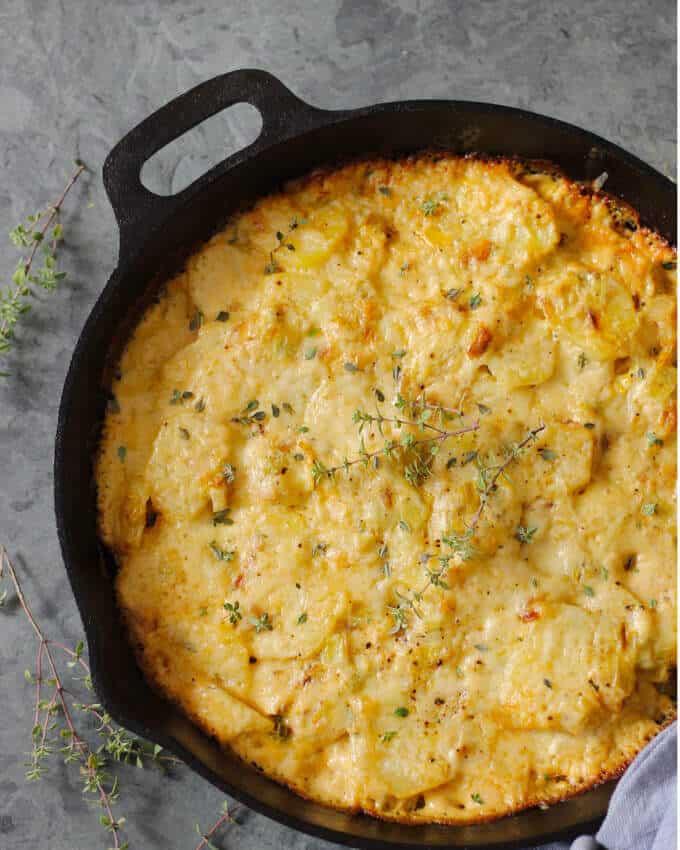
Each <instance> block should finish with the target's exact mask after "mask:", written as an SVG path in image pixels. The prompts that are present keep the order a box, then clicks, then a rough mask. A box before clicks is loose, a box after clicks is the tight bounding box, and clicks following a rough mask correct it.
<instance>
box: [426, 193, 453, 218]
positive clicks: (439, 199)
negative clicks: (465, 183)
mask: <svg viewBox="0 0 680 850" xmlns="http://www.w3.org/2000/svg"><path fill="white" fill-rule="evenodd" d="M448 199H449V198H448V195H447V194H446V193H445V192H439V193H438V194H436V195H434V196H433V197H431V198H426V199H425V200H424V201H423V203H422V204H421V206H420V209H421V210H422V211H423V212H424V213H425V215H434V214H435V213H436V212H437V210H438V209H439V207H440V206H441V204H442V203H443V202H444V201H448Z"/></svg>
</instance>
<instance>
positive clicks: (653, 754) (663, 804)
mask: <svg viewBox="0 0 680 850" xmlns="http://www.w3.org/2000/svg"><path fill="white" fill-rule="evenodd" d="M676 764H677V724H676V723H674V724H673V725H672V726H669V727H668V729H664V731H663V732H662V733H661V734H660V735H658V736H657V737H656V738H655V739H654V740H653V741H652V742H651V743H650V744H649V746H647V747H645V748H644V750H643V751H642V752H641V753H640V755H639V756H638V757H637V758H636V759H635V761H634V762H633V763H632V764H631V766H630V767H629V768H628V770H626V772H625V773H624V774H623V776H622V777H621V780H620V781H619V784H618V785H617V786H616V790H615V791H614V794H613V795H612V798H611V801H610V803H609V811H608V812H607V817H606V818H605V819H604V822H603V824H602V826H601V827H600V830H599V832H598V833H597V835H596V836H595V837H594V838H593V837H592V836H588V835H582V836H580V837H579V838H577V839H576V840H575V841H573V842H572V843H571V844H569V842H561V843H558V844H550V845H547V844H546V845H544V846H543V847H542V848H541V850H599V848H601V847H602V848H606V850H676V847H677V831H678V825H677V811H676V799H677V773H676Z"/></svg>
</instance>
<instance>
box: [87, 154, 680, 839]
mask: <svg viewBox="0 0 680 850" xmlns="http://www.w3.org/2000/svg"><path fill="white" fill-rule="evenodd" d="M460 159H461V158H460V157H456V156H450V155H447V154H445V153H441V152H425V153H422V154H419V155H417V156H413V157H410V158H407V159H405V160H400V166H401V167H402V169H403V171H404V172H405V173H406V174H407V173H408V171H409V169H415V168H416V167H417V165H418V164H419V163H422V162H423V161H425V160H432V161H434V162H441V161H442V160H455V161H458V160H460ZM464 159H466V160H475V161H479V162H483V163H485V164H487V165H489V167H492V168H493V167H494V166H497V167H499V168H503V169H510V171H511V172H512V173H513V174H515V175H517V176H524V175H527V174H531V173H534V172H540V171H543V172H545V173H551V174H555V175H557V176H559V179H560V180H561V181H562V185H563V186H565V187H567V190H568V192H569V194H570V195H571V196H572V197H573V198H574V199H581V200H582V201H584V203H585V204H586V205H592V204H594V203H595V202H602V201H604V202H605V204H606V205H607V208H608V209H609V210H610V212H611V214H612V216H613V217H614V219H615V220H616V221H617V222H620V225H621V227H622V228H623V229H625V230H627V231H629V232H636V233H637V238H642V239H645V240H646V241H647V242H648V243H649V246H650V248H652V249H653V250H654V251H656V252H657V253H658V254H661V253H662V252H664V251H666V252H667V251H668V250H672V249H671V248H670V246H669V244H668V242H667V241H666V240H664V239H663V238H662V237H661V236H660V235H659V234H657V233H655V232H653V231H651V230H649V229H647V228H643V227H641V226H640V221H639V216H638V214H637V212H636V211H635V210H633V209H632V208H630V207H629V206H628V205H627V204H625V203H623V202H622V201H620V200H619V199H616V198H614V197H612V196H609V195H607V194H606V193H604V192H602V190H601V189H596V188H593V187H592V186H588V185H583V184H579V183H576V182H575V181H572V180H569V179H568V178H566V177H564V175H563V174H562V173H561V172H560V171H559V170H558V169H556V168H555V167H554V166H552V165H551V164H549V163H543V162H540V163H538V162H532V163H526V162H522V161H520V160H517V159H514V158H508V157H484V156H479V155H474V156H468V157H465V158H464ZM392 164H393V163H392V160H388V159H370V158H369V159H362V160H359V161H356V160H355V161H353V162H352V163H349V164H347V165H345V166H342V167H341V168H340V169H338V168H337V167H332V168H331V167H329V168H326V169H319V170H317V171H315V172H313V173H312V174H310V175H307V176H306V177H304V178H302V179H300V180H297V181H294V182H293V183H292V184H291V186H290V187H288V189H287V191H291V190H294V191H301V190H316V191H319V192H321V193H323V192H324V191H325V189H324V187H325V181H326V180H327V179H328V178H329V177H330V176H333V175H338V174H339V173H342V172H343V171H347V172H348V173H351V172H352V171H353V170H355V169H357V167H358V166H361V167H365V168H366V169H367V170H379V169H381V168H389V167H391V165H392ZM275 197H276V196H275ZM586 214H587V215H589V214H590V213H589V212H588V211H587V212H586ZM487 256H488V249H485V248H484V246H481V247H480V248H479V249H478V251H477V254H476V259H477V260H480V261H484V260H485V259H486V257H487ZM636 309H637V307H636ZM369 323H370V321H369ZM593 323H595V320H593ZM368 332H369V331H368V324H367V329H366V333H368ZM494 344H495V341H494V332H493V331H492V330H490V329H489V328H488V327H486V326H485V325H484V324H482V323H480V324H479V325H478V327H477V332H476V334H475V335H473V337H472V339H471V341H470V343H469V345H468V348H467V352H468V355H469V356H470V357H473V358H480V357H482V356H483V355H484V354H486V352H487V350H488V349H490V348H493V345H494ZM663 415H664V416H665V417H666V418H668V417H669V416H670V413H668V412H667V411H665V412H664V414H663ZM664 421H665V420H664ZM673 428H674V422H673V423H672V424H671V425H670V426H669V427H668V431H669V432H671V431H672V430H673ZM100 485H101V481H100ZM390 498H391V497H390ZM99 506H100V522H101V521H102V518H103V515H104V512H105V510H106V506H105V505H104V502H103V501H102V490H101V487H100V490H99ZM388 507H389V505H388ZM101 533H102V537H103V538H104V539H105V540H106V542H107V544H108V545H109V546H110V547H111V548H112V549H113V551H115V552H116V554H117V557H118V558H119V559H120V560H124V558H125V555H126V553H127V551H128V547H127V546H126V545H125V544H123V543H121V541H120V539H119V538H117V537H116V536H115V535H113V534H112V533H111V526H110V525H108V526H107V527H106V528H104V527H102V532H101ZM126 601H127V600H126V599H124V598H123V597H121V596H119V607H120V609H121V612H122V615H123V619H124V622H125V625H126V628H127V630H128V632H129V633H130V634H131V635H133V636H135V635H137V634H138V633H139V632H140V631H141V632H142V633H143V632H144V625H143V624H141V625H140V622H139V621H138V619H137V618H138V614H137V613H136V612H133V610H132V609H130V608H128V607H126ZM624 649H625V647H624ZM134 650H135V654H136V656H137V659H138V662H139V664H140V667H141V668H142V670H143V672H144V675H145V677H146V678H147V679H148V680H149V682H150V683H151V684H152V686H153V687H154V688H155V689H156V690H158V691H159V692H160V693H161V694H162V695H163V696H165V698H169V699H170V700H171V701H172V702H173V703H174V704H176V705H177V706H178V708H179V710H180V711H182V712H184V713H185V714H186V715H187V716H189V717H190V718H191V719H192V721H193V722H194V723H196V724H197V725H198V726H200V727H202V728H203V729H204V731H206V732H207V734H209V735H213V736H214V732H215V730H214V729H211V728H210V726H209V724H208V723H207V722H206V718H205V717H203V716H201V715H200V714H199V713H197V712H196V711H192V710H191V709H189V708H188V707H187V705H186V704H183V703H182V702H181V700H179V699H177V698H176V697H174V696H172V695H170V694H169V692H168V689H167V687H164V686H163V683H162V681H161V679H160V678H159V676H158V670H157V668H156V666H155V665H154V660H153V659H152V660H149V658H148V657H147V653H146V651H145V648H144V644H143V640H141V639H140V640H138V639H135V640H134ZM675 717H676V712H675V711H672V712H671V713H666V714H665V715H664V716H663V718H657V721H656V722H657V729H656V732H655V733H654V734H656V733H657V732H658V731H661V729H663V728H665V727H666V726H667V725H669V724H670V723H671V722H672V721H673V720H674V719H675ZM654 734H647V735H646V736H645V739H644V740H645V742H648V741H649V740H651V738H652V737H653V736H654ZM222 743H223V745H224V742H222ZM230 750H231V748H230ZM231 751H232V752H233V750H231ZM635 755H636V753H635V752H629V753H626V754H625V755H624V754H623V751H622V758H621V760H620V761H619V762H618V763H617V764H616V765H615V766H613V767H611V768H609V769H603V770H601V771H600V772H599V773H598V774H597V775H594V776H590V777H587V778H585V779H583V781H581V782H575V781H573V780H571V781H570V782H569V784H568V785H567V787H565V788H560V789H557V790H555V792H554V793H552V794H548V793H546V794H543V795H539V796H533V797H531V798H529V799H526V800H523V801H522V803H521V804H519V805H516V806H513V807H510V808H507V810H505V811H504V812H501V813H493V814H490V815H488V816H483V815H480V816H474V815H469V814H467V813H466V816H465V819H464V821H462V820H461V819H460V818H456V817H451V818H446V817H439V816H437V817H430V816H428V817H427V818H420V817H418V816H417V815H416V814H410V813H408V812H406V813H403V812H397V813H391V812H389V811H386V810H385V809H384V808H383V809H381V808H379V807H376V808H372V807H371V806H369V805H361V806H356V807H351V806H346V807H343V806H341V805H337V804H335V803H334V802H333V801H331V802H328V801H324V802H325V804H326V805H329V806H331V807H333V808H337V809H340V810H349V811H352V812H359V811H361V812H365V813H366V814H370V815H372V816H375V817H378V818H381V819H384V820H390V821H396V822H400V823H405V824H407V823H424V822H435V823H443V824H446V823H450V824H456V823H461V822H464V823H468V824H473V823H483V822H488V821H492V820H496V819H498V818H500V817H503V816H505V815H507V814H512V813H517V812H519V811H523V810H525V809H528V808H531V807H533V806H544V805H551V804H553V803H556V802H559V801H562V800H566V799H569V798H571V797H574V796H576V795H578V794H582V793H584V792H585V791H587V790H588V789H590V788H593V787H595V786H596V785H599V784H601V783H603V782H606V781H608V780H611V779H616V778H618V777H619V776H620V775H621V774H622V773H623V772H624V770H625V769H626V767H627V766H628V765H629V764H630V762H631V761H632V760H633V758H634V757H635ZM256 766H257V765H256ZM268 772H269V773H270V774H271V775H272V777H273V778H274V779H275V780H276V781H278V782H281V783H282V784H284V785H287V786H288V787H290V788H292V789H293V790H294V791H296V793H298V794H300V795H301V796H303V797H307V798H309V799H316V798H315V797H314V795H312V794H311V793H310V792H309V790H308V789H307V788H306V787H305V786H302V785H299V784H296V783H295V782H294V781H291V780H290V779H289V778H287V777H285V776H276V775H274V772H273V771H272V770H270V771H268ZM560 784H562V783H560Z"/></svg>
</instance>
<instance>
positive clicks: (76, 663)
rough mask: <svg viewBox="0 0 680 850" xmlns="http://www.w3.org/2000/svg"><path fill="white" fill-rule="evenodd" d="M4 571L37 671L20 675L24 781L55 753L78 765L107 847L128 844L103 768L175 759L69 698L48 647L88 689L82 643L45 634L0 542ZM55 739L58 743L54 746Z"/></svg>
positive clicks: (95, 707)
mask: <svg viewBox="0 0 680 850" xmlns="http://www.w3.org/2000/svg"><path fill="white" fill-rule="evenodd" d="M5 570H6V571H7V574H8V575H9V578H10V581H11V583H12V585H13V586H14V591H15V593H16V597H17V600H18V602H19V605H20V607H21V609H22V610H23V612H24V614H25V615H26V618H27V619H28V621H29V623H30V625H31V627H32V628H33V631H34V632H35V634H36V636H37V638H38V654H37V660H36V671H35V673H31V672H30V671H28V670H27V671H26V672H25V674H24V675H25V678H26V680H27V682H29V683H30V684H32V685H34V686H35V702H34V708H33V727H32V738H33V749H32V752H31V753H30V760H29V762H28V764H27V772H26V777H27V779H29V780H37V779H40V778H42V777H43V776H44V775H45V772H46V770H47V768H46V764H45V762H46V760H47V758H48V757H49V756H50V755H53V754H54V753H55V752H58V753H59V754H60V755H61V756H62V757H63V760H64V762H65V763H66V764H77V765H79V768H80V774H81V777H82V783H83V793H84V794H85V795H86V797H87V798H88V799H93V800H94V801H95V802H96V803H97V804H98V805H99V807H100V809H101V810H102V811H101V815H100V818H99V820H100V823H101V824H102V826H103V827H104V828H105V829H106V831H107V833H109V834H110V836H111V840H112V841H113V848H112V850H126V848H128V847H129V845H128V842H127V841H123V840H122V837H121V833H120V830H121V827H122V825H123V824H124V822H125V818H123V817H121V816H117V817H116V816H115V815H114V811H113V810H114V806H115V805H116V803H117V802H118V796H119V791H120V788H119V782H118V777H117V776H111V775H110V774H109V771H108V769H107V768H108V766H109V763H110V760H114V761H119V762H125V763H131V764H136V765H138V766H140V767H141V766H142V765H143V763H144V760H145V759H149V758H150V759H151V760H152V761H153V762H155V763H156V764H159V765H161V766H165V765H167V764H174V763H176V761H177V759H175V758H174V757H172V756H166V755H162V754H161V753H162V750H161V748H160V747H158V746H154V745H153V744H150V743H148V742H146V741H142V740H140V739H138V738H134V737H132V736H131V735H129V734H128V733H127V732H126V731H125V730H124V729H120V728H119V727H116V726H114V725H113V721H112V719H111V717H110V716H109V715H108V714H107V713H106V711H104V709H103V708H102V706H101V705H100V704H99V703H94V702H88V703H81V702H77V701H76V700H75V699H74V695H73V693H72V692H71V690H70V689H68V688H66V687H65V685H64V682H63V679H62V677H61V674H60V672H59V668H58V666H57V662H56V658H55V654H54V652H53V649H55V650H59V652H60V653H63V654H64V655H65V656H66V657H67V659H68V660H67V662H66V665H67V667H68V668H71V669H78V670H80V671H81V672H82V673H83V674H84V675H83V676H82V677H81V680H82V682H83V684H84V685H85V687H86V688H87V689H88V690H91V689H92V681H91V676H90V668H89V666H88V664H87V662H86V661H85V659H84V658H83V649H84V646H83V643H82V642H80V643H78V644H77V646H76V647H75V649H70V648H69V647H68V646H65V645H64V644H62V643H59V642H57V641H54V640H51V639H48V638H47V637H46V636H45V634H44V632H43V630H42V628H41V627H40V625H39V624H38V621H37V620H36V618H35V616H34V614H33V612H32V610H31V608H30V606H29V604H28V601H27V600H26V597H25V595H24V592H23V589H22V587H21V584H20V582H19V579H18V576H17V574H16V571H15V569H14V566H13V564H12V562H11V561H10V558H9V556H8V554H7V551H6V550H5V548H4V547H3V546H0V576H2V574H3V573H4V572H5ZM47 688H51V692H50V693H49V696H48V697H46V693H45V692H46V689H47ZM75 712H80V713H81V714H83V715H85V716H90V717H92V718H93V719H94V720H95V721H96V723H97V727H96V730H97V732H98V734H99V735H100V736H101V737H102V738H103V742H102V743H101V745H100V746H98V747H91V746H90V744H89V743H88V742H87V741H86V740H85V738H84V737H83V736H82V735H81V733H80V732H79V731H78V729H77V728H76V719H75V718H76V714H75ZM58 718H60V719H61V723H60V722H59V720H58ZM57 740H58V741H59V744H60V745H59V746H58V748H57V749H55V747H56V746H57V744H56V741H57Z"/></svg>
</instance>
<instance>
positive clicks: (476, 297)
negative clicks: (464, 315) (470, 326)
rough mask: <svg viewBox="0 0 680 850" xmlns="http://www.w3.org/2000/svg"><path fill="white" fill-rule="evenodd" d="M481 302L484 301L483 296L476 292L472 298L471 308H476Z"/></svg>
mask: <svg viewBox="0 0 680 850" xmlns="http://www.w3.org/2000/svg"><path fill="white" fill-rule="evenodd" d="M481 303H482V296H481V295H480V294H479V293H478V292H475V294H474V295H473V296H472V298H470V309H471V310H476V309H477V307H479V305H480V304H481Z"/></svg>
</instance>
